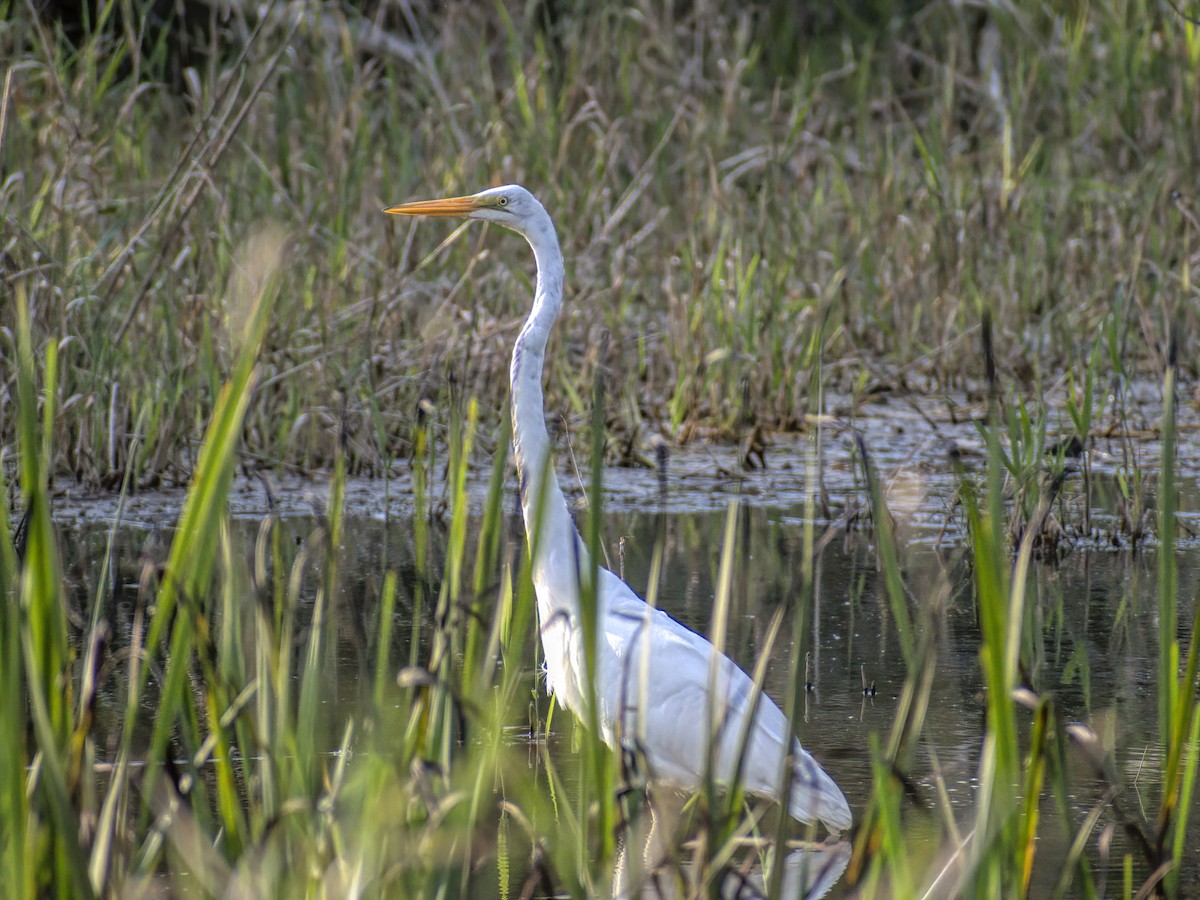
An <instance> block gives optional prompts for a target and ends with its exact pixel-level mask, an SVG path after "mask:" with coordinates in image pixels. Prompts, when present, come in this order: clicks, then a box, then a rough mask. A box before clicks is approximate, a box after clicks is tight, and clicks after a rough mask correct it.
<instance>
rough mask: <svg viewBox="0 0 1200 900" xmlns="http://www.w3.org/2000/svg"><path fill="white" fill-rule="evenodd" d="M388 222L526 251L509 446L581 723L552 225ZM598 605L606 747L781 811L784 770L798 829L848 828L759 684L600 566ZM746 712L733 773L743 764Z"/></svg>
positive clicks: (497, 212)
mask: <svg viewBox="0 0 1200 900" xmlns="http://www.w3.org/2000/svg"><path fill="white" fill-rule="evenodd" d="M384 212H387V213H391V214H393V215H399V216H453V217H458V218H467V219H482V220H483V221H485V222H494V223H495V224H497V225H502V226H504V227H505V228H508V229H511V230H512V231H515V232H517V234H519V235H521V236H522V237H524V238H525V240H526V241H528V242H529V246H530V247H532V248H533V255H534V258H535V260H536V261H537V287H536V290H535V291H534V297H533V309H532V310H531V311H530V313H529V318H528V319H527V320H526V322H525V325H524V327H523V328H522V329H521V333H520V335H518V337H517V341H516V343H515V344H514V346H513V355H512V369H511V379H512V419H513V445H514V450H515V456H516V463H517V475H518V479H519V483H520V487H521V507H522V512H523V515H524V518H525V530H526V536H527V538H528V540H529V542H530V547H531V548H532V551H533V558H532V576H533V584H534V589H535V592H536V594H537V609H538V619H539V623H540V630H541V639H542V649H543V652H544V655H545V657H546V674H547V682H548V684H549V687H550V690H551V691H552V692H553V693H554V694H555V696H556V697H557V698H558V702H559V703H561V704H562V705H563V706H566V707H567V708H568V709H569V710H571V711H572V712H573V713H574V714H575V715H576V716H578V717H579V718H580V720H581V721H584V722H586V721H587V720H588V716H587V704H588V695H589V692H588V689H587V685H586V684H585V680H584V679H585V678H586V675H585V671H586V668H585V657H584V646H583V630H582V621H581V615H582V614H581V610H580V598H581V584H583V583H584V582H585V579H588V578H590V577H591V576H590V573H591V571H592V569H591V566H590V563H589V557H588V551H587V548H586V546H585V544H584V542H583V540H582V539H581V538H580V536H579V532H578V531H577V530H576V528H575V523H574V521H573V520H572V518H571V514H570V512H569V511H568V509H567V504H566V501H565V499H564V498H563V493H562V489H561V488H560V487H559V484H558V478H557V477H556V476H555V474H554V466H553V461H552V458H551V453H550V435H549V433H548V432H547V431H546V423H545V418H544V411H543V399H542V364H543V362H544V360H545V354H546V339H547V338H548V337H549V335H550V328H551V326H552V325H553V324H554V320H555V318H556V317H557V316H558V311H559V309H560V308H561V307H562V296H563V258H562V251H561V250H560V249H559V246H558V237H557V236H556V234H555V231H554V223H553V222H552V221H551V220H550V216H549V215H548V214H547V213H546V210H545V208H544V207H543V206H542V204H541V203H539V202H538V200H537V199H536V198H535V197H534V196H533V195H532V194H530V193H529V191H527V190H525V188H523V187H520V186H518V185H506V186H504V187H498V188H491V189H490V190H486V191H481V192H480V193H478V194H473V195H471V196H469V197H453V198H450V199H445V200H423V201H416V202H412V203H403V204H401V205H399V206H392V207H389V208H388V209H386V210H384ZM595 596H596V600H597V602H598V604H599V605H598V615H597V627H598V636H597V644H596V650H597V653H598V656H597V665H596V684H595V698H596V703H597V709H596V713H597V716H596V719H597V721H598V723H599V725H600V729H601V731H602V733H603V737H604V740H605V741H606V742H607V743H608V744H609V746H612V747H616V746H617V745H618V743H619V742H620V741H621V740H623V739H625V740H631V739H635V740H636V742H637V745H638V746H639V749H640V750H641V751H642V753H643V754H644V756H645V759H646V760H647V762H648V764H649V767H650V776H651V778H652V779H654V780H657V781H659V782H665V783H667V784H671V785H674V786H677V787H679V788H682V789H684V790H687V791H694V790H696V789H697V788H698V787H700V785H701V784H702V779H703V777H704V772H705V769H706V767H707V766H708V765H709V761H710V759H711V764H712V766H713V768H712V773H713V777H714V778H715V779H716V780H717V782H718V783H722V784H729V783H731V782H732V781H733V780H734V778H735V777H738V778H740V781H741V785H742V788H743V789H744V790H746V791H747V792H749V793H752V794H757V795H762V796H767V797H771V798H773V799H775V800H778V799H779V796H780V792H781V789H782V785H783V781H784V772H785V766H786V765H788V764H790V765H791V766H792V782H791V793H790V796H789V797H788V802H787V809H788V812H790V813H791V815H792V816H793V817H794V818H796V819H799V820H800V821H801V822H805V823H809V824H812V823H815V822H816V821H818V820H820V821H822V822H824V823H825V825H826V827H827V828H829V829H830V831H835V832H836V831H841V830H844V829H847V828H849V827H850V821H851V820H850V807H849V805H848V804H847V803H846V798H845V796H843V794H842V792H841V790H840V789H839V788H838V786H837V785H836V784H835V783H834V781H833V779H832V778H830V777H829V775H827V774H826V773H825V771H824V770H823V769H822V768H821V767H820V766H819V765H818V764H817V762H816V760H814V759H813V758H812V757H811V756H810V755H809V754H808V753H807V752H806V751H805V750H804V749H803V748H802V747H801V746H800V742H799V741H797V740H796V739H795V737H794V736H793V735H792V732H791V729H790V728H789V727H788V720H787V717H786V716H784V714H783V712H782V711H781V710H780V709H779V707H778V706H776V705H775V704H774V703H773V702H772V701H771V699H770V698H769V697H767V696H765V695H763V694H761V692H760V693H758V695H757V704H755V702H754V701H755V699H756V692H755V690H754V684H753V681H752V680H751V679H750V677H749V676H748V675H747V674H746V673H745V672H744V671H742V670H741V669H740V668H738V666H737V665H736V664H735V663H734V662H733V661H732V660H731V659H729V657H727V656H725V655H724V654H721V653H718V652H717V650H716V648H715V647H713V645H712V644H711V643H710V642H709V641H707V640H705V639H704V638H703V637H701V636H700V635H698V634H696V633H695V632H693V631H690V630H688V629H687V628H685V627H684V626H683V625H680V624H679V623H678V622H676V621H675V620H674V619H672V618H671V617H670V616H668V615H667V614H666V613H664V612H662V611H661V610H659V609H655V608H654V607H651V606H650V605H649V604H647V603H646V602H645V601H644V600H642V599H641V598H640V597H638V596H637V594H635V593H634V592H633V591H632V590H631V589H630V588H629V586H628V585H626V584H625V583H624V582H623V581H621V580H620V579H619V578H618V577H617V576H616V575H614V574H613V573H612V572H610V571H608V570H607V569H603V568H601V569H599V580H598V583H597V585H596V593H595ZM714 694H715V696H714ZM754 706H757V709H753V707H754ZM713 710H715V715H714V714H713V712H712V711H713ZM751 714H753V721H752V724H751V725H750V728H749V732H748V735H747V737H746V743H745V758H744V760H743V761H742V764H741V769H740V771H739V769H738V755H739V751H740V750H741V742H742V736H743V734H744V733H746V722H747V719H748V717H749V716H750V715H751ZM710 744H711V745H712V746H711V753H710Z"/></svg>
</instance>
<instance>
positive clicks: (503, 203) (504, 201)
mask: <svg viewBox="0 0 1200 900" xmlns="http://www.w3.org/2000/svg"><path fill="white" fill-rule="evenodd" d="M496 205H497V206H508V198H507V197H501V198H500V199H499V200H497V201H496Z"/></svg>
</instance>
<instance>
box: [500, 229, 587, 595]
mask: <svg viewBox="0 0 1200 900" xmlns="http://www.w3.org/2000/svg"><path fill="white" fill-rule="evenodd" d="M523 234H524V237H525V239H526V240H527V241H529V246H530V247H532V248H533V255H534V258H535V259H536V260H537V288H536V290H535V292H534V297H533V309H532V310H530V312H529V318H528V319H526V321H525V325H524V327H523V328H522V329H521V333H520V335H518V337H517V342H516V344H514V345H513V356H512V370H511V378H512V419H513V447H514V450H515V455H516V462H517V477H518V479H519V480H520V486H521V511H522V513H523V515H524V518H525V531H526V534H527V535H528V537H529V541H530V544H531V545H532V546H533V547H534V549H535V555H534V558H533V574H534V578H535V583H536V581H537V580H538V576H539V573H541V574H545V569H546V568H547V567H549V566H564V567H565V566H569V567H571V568H574V566H575V565H577V564H578V562H579V557H580V555H581V553H582V541H580V540H579V539H578V532H577V531H576V530H575V523H574V521H573V520H572V519H571V515H570V513H569V512H568V511H567V503H566V500H565V498H564V497H563V493H562V488H560V487H559V484H558V477H557V476H556V475H555V472H554V460H553V456H552V454H551V452H550V449H551V448H550V435H549V433H548V432H547V431H546V418H545V410H544V400H543V397H542V365H543V363H544V362H545V358H546V341H547V339H548V338H549V337H550V329H551V327H552V326H553V325H554V320H555V319H556V318H558V311H559V309H561V308H562V295H563V258H562V251H561V250H560V249H559V246H558V237H557V235H555V233H554V223H553V222H551V221H550V216H549V215H548V214H547V213H546V212H545V210H541V215H540V216H538V217H536V218H535V219H534V220H533V221H532V222H530V223H528V224H527V225H526V230H525V231H524V232H523ZM572 557H574V558H573V559H572Z"/></svg>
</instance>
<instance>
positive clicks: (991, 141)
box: [0, 0, 1200, 486]
mask: <svg viewBox="0 0 1200 900" xmlns="http://www.w3.org/2000/svg"><path fill="white" fill-rule="evenodd" d="M37 10H38V4H36V3H30V2H11V3H4V4H0V11H2V13H3V15H2V16H0V22H2V24H0V56H2V57H3V58H4V59H6V60H8V61H9V64H8V67H7V70H6V72H5V75H4V84H3V103H4V110H5V116H4V119H3V140H2V143H0V168H2V171H3V178H2V180H0V214H2V216H3V221H4V237H3V246H2V255H0V261H2V268H3V278H4V279H5V282H6V283H7V284H8V285H9V287H10V289H9V290H6V291H4V292H3V294H2V295H0V320H2V321H4V322H10V323H11V322H12V321H14V320H15V312H14V309H13V305H12V304H13V303H14V302H15V301H14V299H13V298H14V293H13V290H12V289H11V287H12V286H13V285H14V284H16V283H18V282H20V283H21V284H23V285H24V286H25V290H26V291H27V293H28V296H29V301H30V309H31V318H32V323H31V327H32V331H33V337H34V340H35V342H36V343H37V345H38V346H43V345H45V344H46V343H47V342H49V341H55V342H57V343H58V344H59V347H60V353H59V364H60V367H61V373H60V377H59V379H58V382H57V385H56V391H57V398H56V400H57V402H56V404H55V410H56V412H55V421H54V423H53V438H54V439H53V446H54V458H53V459H52V460H51V461H50V466H51V470H52V471H53V472H54V473H55V474H56V475H58V476H72V477H74V478H78V479H81V480H82V481H84V482H86V483H89V484H100V485H109V486H115V485H116V484H117V483H118V482H119V480H120V478H121V477H122V473H123V472H124V471H125V470H126V468H127V467H128V468H129V469H130V471H131V472H132V477H133V483H134V484H135V485H143V486H150V485H153V484H156V483H184V482H186V480H187V478H188V477H189V475H190V473H191V471H192V468H193V465H194V461H195V452H196V438H197V436H198V433H199V431H200V427H201V424H202V423H203V422H205V421H206V420H207V419H208V417H209V416H210V414H211V412H212V409H213V404H214V402H215V399H216V393H217V387H218V385H219V383H220V381H221V380H222V378H223V377H225V376H226V374H227V373H228V370H229V367H230V365H231V360H232V355H233V348H232V346H231V339H230V335H229V329H230V324H231V319H236V314H235V313H233V312H232V311H230V310H228V309H226V308H225V307H224V306H223V301H222V299H221V298H222V297H223V296H225V286H226V285H227V284H228V283H229V281H230V279H231V277H233V267H234V262H233V260H234V258H235V252H236V251H237V249H238V248H239V247H240V246H241V245H242V244H243V243H244V242H245V241H246V240H247V238H248V236H249V235H251V234H252V233H255V231H256V230H257V229H258V228H259V227H260V226H261V225H262V223H264V222H273V223H276V224H277V225H278V226H279V227H280V228H282V229H283V230H284V232H285V233H286V234H287V236H288V240H287V246H286V262H285V265H284V266H283V269H282V273H281V276H280V291H279V304H278V307H277V310H276V314H275V318H274V321H273V322H272V324H271V328H270V331H269V333H268V335H267V338H266V344H265V348H264V356H263V359H262V365H263V367H264V377H263V378H262V380H261V381H260V383H259V385H258V387H257V388H256V390H255V392H254V396H253V400H252V402H251V405H250V408H249V410H248V412H247V418H246V423H245V429H244V449H243V456H242V458H243V462H244V464H245V465H246V466H248V467H259V466H262V467H269V468H274V469H288V470H294V469H300V470H308V469H311V468H314V467H322V468H323V467H328V466H329V465H330V464H331V461H332V459H333V454H334V445H335V443H336V440H337V433H338V430H339V428H340V426H341V422H342V421H343V420H344V421H345V422H346V423H347V433H348V436H349V441H348V444H347V454H346V463H347V467H348V471H349V473H350V474H368V475H369V474H376V475H377V474H380V473H382V472H383V471H384V470H386V469H387V468H388V467H389V466H390V465H392V463H393V462H394V461H395V460H397V459H404V458H407V457H409V456H411V454H412V451H413V446H412V442H413V440H414V438H413V432H412V426H411V423H412V421H413V419H414V416H415V408H416V405H417V403H418V402H419V401H421V400H423V399H424V400H431V401H433V402H434V403H441V402H443V401H445V400H446V399H447V397H448V396H449V394H450V392H451V391H452V390H455V389H457V390H460V391H462V392H463V394H464V395H466V396H477V397H478V398H479V399H480V401H481V404H482V408H483V410H484V412H483V413H482V423H481V425H482V429H483V431H482V434H483V436H484V438H483V439H484V442H485V445H489V444H490V438H489V437H488V436H489V435H491V433H492V429H493V427H494V426H495V424H496V423H497V422H498V421H499V419H500V415H499V410H500V409H501V407H502V404H503V400H504V397H505V391H506V379H505V377H503V375H504V372H505V370H506V367H507V363H508V351H509V347H510V346H511V342H512V339H513V338H514V336H515V332H516V329H517V327H518V325H519V322H520V320H521V317H522V315H523V313H524V311H525V309H526V307H527V304H528V300H529V292H530V284H531V278H532V267H531V265H530V264H529V262H528V260H527V258H526V256H525V254H524V252H523V250H518V249H517V247H516V246H515V244H516V242H517V240H518V239H516V238H513V237H506V238H503V239H500V238H499V236H498V235H496V234H490V235H486V236H485V233H484V230H483V229H481V228H477V229H471V230H468V231H466V232H465V233H463V234H461V235H459V236H458V238H457V240H455V241H453V242H451V243H450V245H449V246H448V247H444V248H442V249H441V250H440V251H439V249H438V248H439V246H440V244H441V242H442V241H443V239H444V238H445V237H446V236H447V234H448V233H449V232H448V230H447V229H445V228H439V227H437V226H436V225H435V224H428V223H427V224H424V225H421V226H416V225H413V224H412V223H402V222H392V221H388V220H386V219H385V218H384V217H382V216H380V215H379V210H380V208H381V207H382V206H383V205H384V204H386V203H394V202H398V201H401V200H406V199H411V198H419V197H428V196H438V195H444V194H451V193H453V194H457V193H468V192H471V191H474V190H477V189H480V188H482V187H486V186H489V185H492V184H495V183H503V182H508V181H518V182H522V183H524V184H526V185H527V186H528V187H530V188H531V189H532V190H533V191H534V192H535V193H536V194H538V195H539V196H540V197H541V198H542V200H543V201H544V202H545V204H546V206H547V208H548V209H549V210H550V212H551V214H552V215H553V216H554V217H555V219H556V221H557V223H558V227H559V231H560V236H561V238H562V240H563V243H564V246H565V253H566V257H567V262H568V270H569V271H568V282H569V286H568V294H569V295H568V300H567V312H566V314H565V316H564V321H563V322H562V323H561V324H560V328H559V330H558V332H557V334H556V336H555V338H554V343H553V345H552V347H551V351H550V352H551V354H552V355H553V357H554V358H555V359H556V360H557V361H558V363H557V364H556V365H555V366H554V367H553V372H552V374H551V376H550V378H551V381H550V385H549V393H548V402H549V409H550V412H551V414H552V417H553V418H555V419H556V420H560V421H562V420H564V417H565V421H566V422H567V423H568V424H569V425H578V426H579V427H580V428H584V429H586V427H587V423H588V421H589V416H588V413H587V411H586V409H585V403H584V401H583V400H582V399H581V398H586V397H587V396H589V393H590V385H591V384H592V381H593V379H594V376H595V373H596V371H597V367H605V369H606V370H607V371H608V372H609V373H610V385H611V387H610V390H609V392H608V409H607V419H608V424H609V426H610V428H611V429H612V430H613V431H614V432H616V433H618V434H620V435H622V436H623V437H625V438H626V439H627V443H630V444H631V445H632V446H637V444H638V441H640V440H641V439H642V438H644V437H645V436H646V435H648V434H652V433H655V432H658V433H663V434H665V435H667V436H669V437H672V438H675V439H678V440H684V441H686V440H689V439H692V438H694V437H697V436H709V437H718V438H721V437H735V436H737V435H738V434H741V433H742V432H743V431H744V430H745V429H747V428H748V427H753V426H754V425H759V426H762V427H763V428H766V429H782V430H795V429H800V428H803V427H804V414H805V412H806V411H808V394H809V392H810V390H811V389H812V388H813V387H814V384H815V381H816V380H817V379H821V380H823V383H824V384H825V385H826V387H827V388H828V389H829V390H833V391H838V392H842V393H845V394H848V395H850V396H851V397H852V398H857V397H861V396H866V395H867V394H869V393H870V392H872V391H878V390H899V391H913V392H921V393H935V394H939V393H943V392H944V393H947V394H954V393H958V394H961V393H963V392H966V393H967V395H968V396H970V394H971V392H972V390H973V389H974V387H975V386H976V385H977V384H979V383H980V379H981V378H982V376H983V363H982V361H981V359H980V358H979V357H978V352H977V347H978V342H977V340H976V339H975V333H976V332H977V330H978V328H979V325H980V320H981V313H982V312H983V311H984V310H990V311H991V313H992V318H993V322H994V323H995V341H994V345H995V353H996V359H997V362H998V365H999V366H1000V368H1001V374H1002V376H1004V377H1006V378H1009V379H1011V380H1012V381H1013V382H1014V384H1015V385H1017V386H1018V387H1021V386H1024V387H1029V386H1032V385H1034V384H1042V385H1044V384H1048V383H1052V382H1053V381H1054V379H1055V378H1056V377H1058V376H1060V375H1061V374H1062V373H1064V372H1066V371H1068V370H1070V369H1071V368H1072V367H1073V366H1077V365H1079V364H1081V363H1084V362H1086V360H1087V357H1088V353H1089V352H1090V350H1091V347H1092V341H1093V340H1094V339H1095V336H1096V334H1097V330H1098V329H1099V328H1100V326H1101V324H1102V323H1103V322H1104V320H1105V318H1106V317H1108V316H1113V315H1115V319H1116V326H1115V334H1116V338H1115V340H1116V350H1117V352H1118V353H1119V354H1120V357H1119V358H1120V359H1121V364H1122V365H1123V366H1125V367H1126V370H1127V374H1129V375H1131V376H1134V377H1136V376H1139V375H1149V376H1150V377H1152V378H1153V379H1154V380H1155V381H1157V380H1158V377H1159V373H1160V372H1161V371H1162V367H1163V362H1164V353H1165V333H1166V323H1167V322H1168V321H1170V319H1171V318H1172V317H1173V316H1174V315H1175V311H1176V310H1179V311H1180V315H1181V316H1182V318H1183V320H1184V321H1183V325H1184V329H1185V331H1186V330H1190V329H1192V328H1194V327H1195V325H1196V317H1197V313H1196V310H1197V306H1196V304H1195V303H1194V302H1193V301H1194V290H1193V288H1192V286H1191V284H1190V281H1189V279H1188V276H1187V274H1186V272H1187V266H1188V264H1189V263H1190V262H1191V261H1192V260H1194V258H1195V253H1196V250H1195V246H1194V244H1195V232H1196V229H1195V228H1194V227H1193V226H1194V224H1196V219H1195V215H1194V212H1193V204H1194V202H1195V198H1194V197H1193V196H1192V189H1193V186H1194V185H1195V184H1196V181H1197V174H1198V173H1197V147H1198V143H1200V83H1198V78H1200V34H1198V33H1197V29H1196V27H1195V26H1194V25H1193V24H1191V23H1190V22H1188V21H1186V20H1185V19H1183V18H1181V17H1180V16H1179V15H1178V14H1176V13H1175V12H1174V11H1173V10H1172V9H1171V8H1170V7H1169V6H1167V5H1165V4H1161V3H1156V2H1150V0H1103V2H1094V3H1078V4H1065V5H1061V6H1060V5H1057V4H1021V5H1003V4H995V5H985V4H978V5H976V4H954V3H915V2H887V0H871V2H866V0H863V2H850V3H845V4H838V5H836V6H830V7H828V8H822V9H821V10H820V11H817V10H810V11H808V12H805V11H803V10H802V9H801V8H800V7H798V6H797V5H794V4H790V3H784V2H779V0H763V2H759V3H751V4H745V5H743V6H742V7H741V8H740V9H738V10H736V11H735V10H732V9H730V8H728V7H727V6H726V5H724V4H714V3H706V2H694V3H687V2H673V3H634V4H630V5H624V4H617V3H584V2H566V0H546V2H529V3H524V4H520V3H494V4H483V5H480V4H475V3H465V2H463V3H455V2H451V3H446V4H438V5H436V6H435V5H433V4H423V3H379V4H370V3H366V4H361V5H360V6H353V5H350V4H336V3H321V2H308V3H282V2H275V3H267V4H263V5H261V6H260V5H251V4H237V3H234V4H216V3H214V4H211V5H206V4H202V3H201V4H182V5H176V4H169V3H162V2H136V0H135V2H124V3H107V4H101V5H99V6H95V5H90V6H89V5H86V4H85V6H84V12H83V14H82V15H80V10H79V9H78V8H73V7H69V5H65V4H53V3H43V4H41V10H40V14H35V13H36V12H37ZM68 12H73V13H74V15H69V14H68ZM485 258H486V262H485ZM604 332H607V333H608V334H609V336H610V339H609V341H608V343H607V344H604V343H603V342H602V341H601V335H602V334H603V333H604ZM602 347H603V348H606V349H604V350H603V352H602V350H601V348H602ZM13 353H14V349H13V343H12V338H11V333H10V332H7V330H6V337H5V339H4V340H2V341H0V354H2V355H3V357H4V362H3V372H4V373H5V374H4V376H3V382H2V383H0V410H4V411H5V412H4V413H3V414H0V443H2V444H3V445H4V446H5V447H9V448H11V447H12V444H13V441H14V438H15V419H14V417H13V415H11V414H10V413H11V409H12V404H13V390H14V381H13V374H12V373H13V372H14V366H13V365H12V361H13V357H12V354H13ZM817 360H821V361H822V362H823V367H822V368H820V369H818V368H817V367H816V366H815V363H816V361H817ZM1181 364H1182V365H1183V367H1184V370H1183V373H1182V374H1183V375H1184V377H1187V376H1189V375H1192V374H1194V373H1195V362H1194V357H1193V356H1191V355H1190V354H1184V356H1183V357H1182V358H1181ZM818 372H819V375H818V374H816V373H818ZM139 438H140V439H139ZM583 443H584V444H586V443H587V442H586V441H585V442H583Z"/></svg>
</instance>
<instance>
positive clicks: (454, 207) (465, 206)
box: [384, 197, 480, 216]
mask: <svg viewBox="0 0 1200 900" xmlns="http://www.w3.org/2000/svg"><path fill="white" fill-rule="evenodd" d="M479 205H480V204H479V201H478V200H476V199H475V198H474V197H450V198H449V199H446V200H415V201H413V202H412V203H401V204H400V205H399V206H389V207H388V208H387V209H385V210H384V212H385V213H389V214H390V215H393V216H466V215H469V214H470V213H471V211H472V210H476V209H479Z"/></svg>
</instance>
